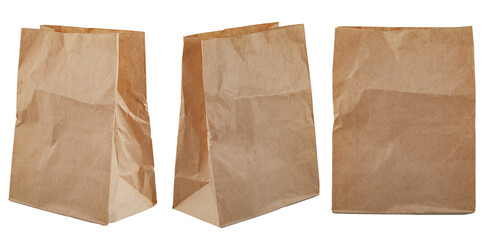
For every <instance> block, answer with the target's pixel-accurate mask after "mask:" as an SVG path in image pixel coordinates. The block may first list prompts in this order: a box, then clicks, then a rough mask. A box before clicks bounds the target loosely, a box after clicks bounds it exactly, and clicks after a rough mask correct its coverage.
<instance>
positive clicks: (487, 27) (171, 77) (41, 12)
mask: <svg viewBox="0 0 490 240" xmlns="http://www.w3.org/2000/svg"><path fill="white" fill-rule="evenodd" d="M368 2H369V3H368ZM489 10H490V8H489V6H488V5H486V4H485V1H481V2H480V3H477V2H472V1H468V0H466V1H459V2H457V1H428V0H425V1H403V2H401V1H400V2H398V1H358V2H351V1H341V0H338V1H334V2H327V1H325V2H323V1H318V2H309V1H304V0H303V1H301V0H298V1H266V0H258V1H253V0H248V1H221V2H218V1H209V0H207V1H195V2H191V1H168V2H163V1H162V2H161V3H159V2H156V1H155V2H145V1H137V0H135V1H103V0H98V1H90V0H86V1H73V2H70V1H30V2H27V1H3V2H2V3H0V18H1V21H0V26H1V28H0V31H1V32H0V80H1V83H0V84H1V85H0V104H1V105H0V106H1V109H0V111H1V117H0V130H1V131H0V238H2V239H11V238H14V237H15V238H28V237H29V238H38V237H39V238H41V239H44V238H50V239H62V238H73V239H115V238H117V239H136V238H138V239H150V238H168V239H175V238H179V239H191V238H194V239H196V238H198V239H265V238H274V239H295V238H299V239H303V238H308V239H327V238H329V239H338V238H341V239H354V238H356V239H359V238H362V239H364V238H366V239H370V238H376V239H389V238H397V239H413V238H416V237H417V238H422V239H424V238H435V239H443V238H447V239H459V238H463V239H465V238H472V239H476V238H479V239H485V238H486V239H489V237H490V234H489V232H488V228H489V224H490V179H489V178H490V164H489V157H490V152H489V151H490V147H488V144H489V142H490V141H489V137H490V135H489V123H490V114H489V113H488V108H489V106H488V105H489V104H490V99H489V98H490V93H489V91H490V83H489V80H490V78H489V77H490V73H489V69H490V61H489V56H490V52H489V46H490V24H489V23H490V17H489V13H488V12H489ZM274 21H279V22H280V24H281V25H290V24H298V23H304V24H305V28H306V40H307V50H308V57H309V66H310V74H311V83H312V88H313V105H314V114H315V123H316V134H317V146H318V161H319V168H320V181H321V184H320V185H321V193H320V196H318V197H316V198H313V199H310V200H307V201H304V202H301V203H298V204H294V205H292V206H290V207H286V208H283V209H280V210H278V211H275V212H272V213H269V214H266V215H263V216H260V217H257V218H254V219H251V220H248V221H245V222H241V223H238V224H235V225H232V226H229V227H226V228H223V229H220V228H218V227H215V226H213V225H210V224H208V223H205V222H202V221H200V220H197V219H195V218H193V217H190V216H188V215H186V214H183V213H181V212H178V211H175V210H172V208H171V206H172V194H173V176H174V175H173V174H174V163H175V153H176V142H177V129H178V120H179V107H180V81H181V59H182V47H183V41H182V37H183V36H185V35H190V34H195V33H201V32H207V31H214V30H221V29H223V28H230V27H239V26H245V25H251V24H258V23H266V22H274ZM41 24H52V25H68V26H78V27H98V28H113V29H125V30H140V31H145V32H146V63H147V65H146V66H147V68H146V69H147V85H148V103H149V111H150V118H151V128H152V137H153V147H154V158H155V170H156V174H157V175H156V180H157V195H158V204H157V205H156V206H155V207H154V208H152V209H149V210H147V211H144V212H142V213H139V214H136V215H134V216H132V217H129V218H126V219H124V220H122V221H119V222H116V223H112V224H110V225H109V226H101V225H97V224H94V223H89V222H85V221H81V220H77V219H73V218H69V217H64V216H61V215H57V214H53V213H48V212H45V211H41V210H38V209H34V208H31V207H27V206H23V205H20V204H16V203H13V202H10V201H8V200H7V199H8V191H9V182H10V165H11V158H12V144H13V136H14V126H15V107H16V106H15V105H16V87H17V85H16V82H17V65H18V54H19V42H20V30H21V28H22V27H27V28H37V27H39V25H41ZM359 25H362V26H412V27H415V26H417V27H426V26H427V27H436V26H437V27H446V26H447V27H453V26H470V25H472V26H473V32H474V43H475V63H476V94H477V95H476V96H477V97H476V114H477V117H476V137H477V138H476V161H477V163H476V164H477V170H476V174H477V175H476V184H477V185H476V187H477V189H476V193H477V204H476V212H475V213H474V214H469V215H358V214H333V213H332V212H331V210H330V209H331V170H332V169H331V132H332V124H333V112H332V77H331V76H332V74H331V73H332V60H333V46H334V29H335V27H336V26H359Z"/></svg>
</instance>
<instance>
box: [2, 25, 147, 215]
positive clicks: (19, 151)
mask: <svg viewBox="0 0 490 240" xmlns="http://www.w3.org/2000/svg"><path fill="white" fill-rule="evenodd" d="M145 75H146V74H145V37H144V33H143V32H133V31H119V30H106V29H88V28H74V27H61V26H41V29H22V36H21V47H20V60H19V75H18V92H17V122H16V125H15V139H14V151H13V159H12V175H11V184H10V196H9V198H10V200H12V201H14V202H18V203H22V204H26V205H29V206H33V207H36V208H40V209H43V210H47V211H51V212H55V213H59V214H63V215H67V216H71V217H75V218H79V219H83V220H87V221H91V222H96V223H100V224H108V223H109V222H114V221H117V220H119V219H122V218H125V217H127V216H130V215H132V214H135V213H137V212H140V211H142V210H145V209H147V208H150V207H152V206H153V205H155V203H156V196H155V180H154V171H153V153H152V143H151V137H150V123H149V117H148V109H147V103H146V76H145Z"/></svg>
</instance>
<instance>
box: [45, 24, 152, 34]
mask: <svg viewBox="0 0 490 240" xmlns="http://www.w3.org/2000/svg"><path fill="white" fill-rule="evenodd" d="M40 29H41V30H49V31H55V32H60V33H144V32H140V31H129V30H117V29H103V28H81V27H70V26H55V25H41V26H40Z"/></svg>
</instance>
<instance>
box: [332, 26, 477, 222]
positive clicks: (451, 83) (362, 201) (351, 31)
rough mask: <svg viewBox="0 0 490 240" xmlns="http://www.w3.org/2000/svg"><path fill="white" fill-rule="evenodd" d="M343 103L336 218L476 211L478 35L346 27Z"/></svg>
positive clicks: (338, 76)
mask: <svg viewBox="0 0 490 240" xmlns="http://www.w3.org/2000/svg"><path fill="white" fill-rule="evenodd" d="M333 100H334V115H335V122H334V127H333V204H332V209H333V211H334V212H340V213H472V212H474V210H475V72H474V57H473V34H472V28H471V27H460V28H378V27H339V28H337V29H336V33H335V54H334V66H333Z"/></svg>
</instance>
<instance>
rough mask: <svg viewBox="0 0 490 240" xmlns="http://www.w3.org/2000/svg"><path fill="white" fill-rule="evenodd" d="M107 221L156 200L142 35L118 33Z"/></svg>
mask: <svg viewBox="0 0 490 240" xmlns="http://www.w3.org/2000/svg"><path fill="white" fill-rule="evenodd" d="M118 36H119V72H118V82H117V94H116V118H115V130H114V147H115V158H113V166H115V168H113V169H112V181H111V202H110V204H111V207H110V210H111V211H110V221H111V222H113V221H117V220H120V219H122V218H125V217H128V216H130V215H133V214H135V213H137V212H140V211H143V210H145V209H147V208H150V207H152V206H153V205H155V204H156V191H155V172H154V163H153V149H152V140H151V132H150V119H149V114H148V105H147V100H146V69H145V67H146V66H145V35H144V33H119V34H118Z"/></svg>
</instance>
